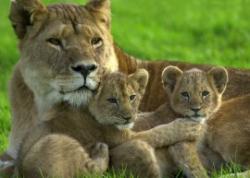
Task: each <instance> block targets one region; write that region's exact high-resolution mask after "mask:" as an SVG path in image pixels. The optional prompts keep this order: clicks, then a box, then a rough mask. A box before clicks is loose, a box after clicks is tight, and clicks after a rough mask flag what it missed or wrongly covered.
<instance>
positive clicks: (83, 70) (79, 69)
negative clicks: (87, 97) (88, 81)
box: [71, 64, 97, 78]
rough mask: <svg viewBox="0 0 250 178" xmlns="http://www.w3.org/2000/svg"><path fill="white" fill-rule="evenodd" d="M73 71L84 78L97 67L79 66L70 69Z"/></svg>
mask: <svg viewBox="0 0 250 178" xmlns="http://www.w3.org/2000/svg"><path fill="white" fill-rule="evenodd" d="M71 68H72V70H73V71H75V72H78V73H81V74H82V75H83V76H84V77H85V78H86V77H87V76H88V75H89V74H90V73H91V72H93V71H95V70H96V69H97V65H95V64H87V65H84V64H79V65H76V66H72V67H71Z"/></svg>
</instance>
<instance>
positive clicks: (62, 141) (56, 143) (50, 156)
mask: <svg viewBox="0 0 250 178" xmlns="http://www.w3.org/2000/svg"><path fill="white" fill-rule="evenodd" d="M108 163H109V154H108V147H107V145H105V144H102V143H98V144H96V145H95V146H94V148H93V149H92V150H91V153H90V155H89V154H88V153H87V151H86V150H85V149H84V148H83V147H82V146H81V145H80V143H78V141H76V140H75V139H73V138H70V137H68V136H66V135H59V134H51V135H47V136H45V137H42V138H41V139H40V140H39V141H38V142H36V143H35V144H34V145H33V146H32V147H31V148H30V150H29V152H27V154H26V155H25V157H24V158H21V160H20V162H19V163H18V169H19V174H21V175H22V176H24V177H25V178H26V177H28V178H34V177H41V176H45V177H62V178H71V177H73V176H76V175H77V174H90V173H103V172H104V171H106V169H107V168H108Z"/></svg>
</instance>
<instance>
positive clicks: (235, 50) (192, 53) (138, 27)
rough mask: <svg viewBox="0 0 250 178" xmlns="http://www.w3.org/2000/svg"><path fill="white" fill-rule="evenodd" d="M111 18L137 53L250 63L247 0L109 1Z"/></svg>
mask: <svg viewBox="0 0 250 178" xmlns="http://www.w3.org/2000/svg"><path fill="white" fill-rule="evenodd" d="M44 1H45V2H46V3H51V2H76V3H77V2H78V3H83V1H84V0H58V1H55V0H44ZM8 10H9V1H1V5H0V36H1V38H0V152H1V151H3V150H4V149H5V148H6V146H7V144H8V143H7V142H8V140H7V136H8V133H9V130H10V108H9V103H8V99H7V82H8V80H9V78H10V73H11V70H12V68H13V66H14V64H15V63H16V61H17V60H18V56H19V54H18V50H17V40H16V37H15V35H14V33H13V31H12V29H11V26H10V23H9V21H8V18H7V17H8ZM112 18H113V22H112V33H113V35H114V39H115V41H116V42H117V43H118V44H119V46H121V47H122V48H123V49H124V50H126V51H127V52H128V53H129V54H132V55H135V56H137V57H140V58H144V59H151V60H153V59H169V60H182V61H188V62H192V63H205V64H216V65H224V66H232V67H242V68H250V23H249V19H250V1H249V0H189V1H186V0H158V1H149V0H147V1H146V0H126V1H124V0H112Z"/></svg>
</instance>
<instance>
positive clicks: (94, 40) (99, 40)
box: [91, 37, 103, 49]
mask: <svg viewBox="0 0 250 178" xmlns="http://www.w3.org/2000/svg"><path fill="white" fill-rule="evenodd" d="M91 45H92V46H93V47H94V48H95V49H97V48H99V47H101V46H102V45H103V40H102V38H100V37H94V38H92V39H91Z"/></svg>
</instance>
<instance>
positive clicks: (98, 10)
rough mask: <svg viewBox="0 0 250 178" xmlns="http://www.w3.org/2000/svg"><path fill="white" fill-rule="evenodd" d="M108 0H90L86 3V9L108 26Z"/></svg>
mask: <svg viewBox="0 0 250 178" xmlns="http://www.w3.org/2000/svg"><path fill="white" fill-rule="evenodd" d="M110 6H111V5H110V0H90V1H89V2H88V3H87V4H86V6H85V7H86V9H87V10H88V11H89V12H90V13H91V14H93V15H94V16H95V17H96V18H97V19H98V20H99V21H101V22H103V23H105V24H106V25H107V26H108V28H110V25H111V7H110Z"/></svg>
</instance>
